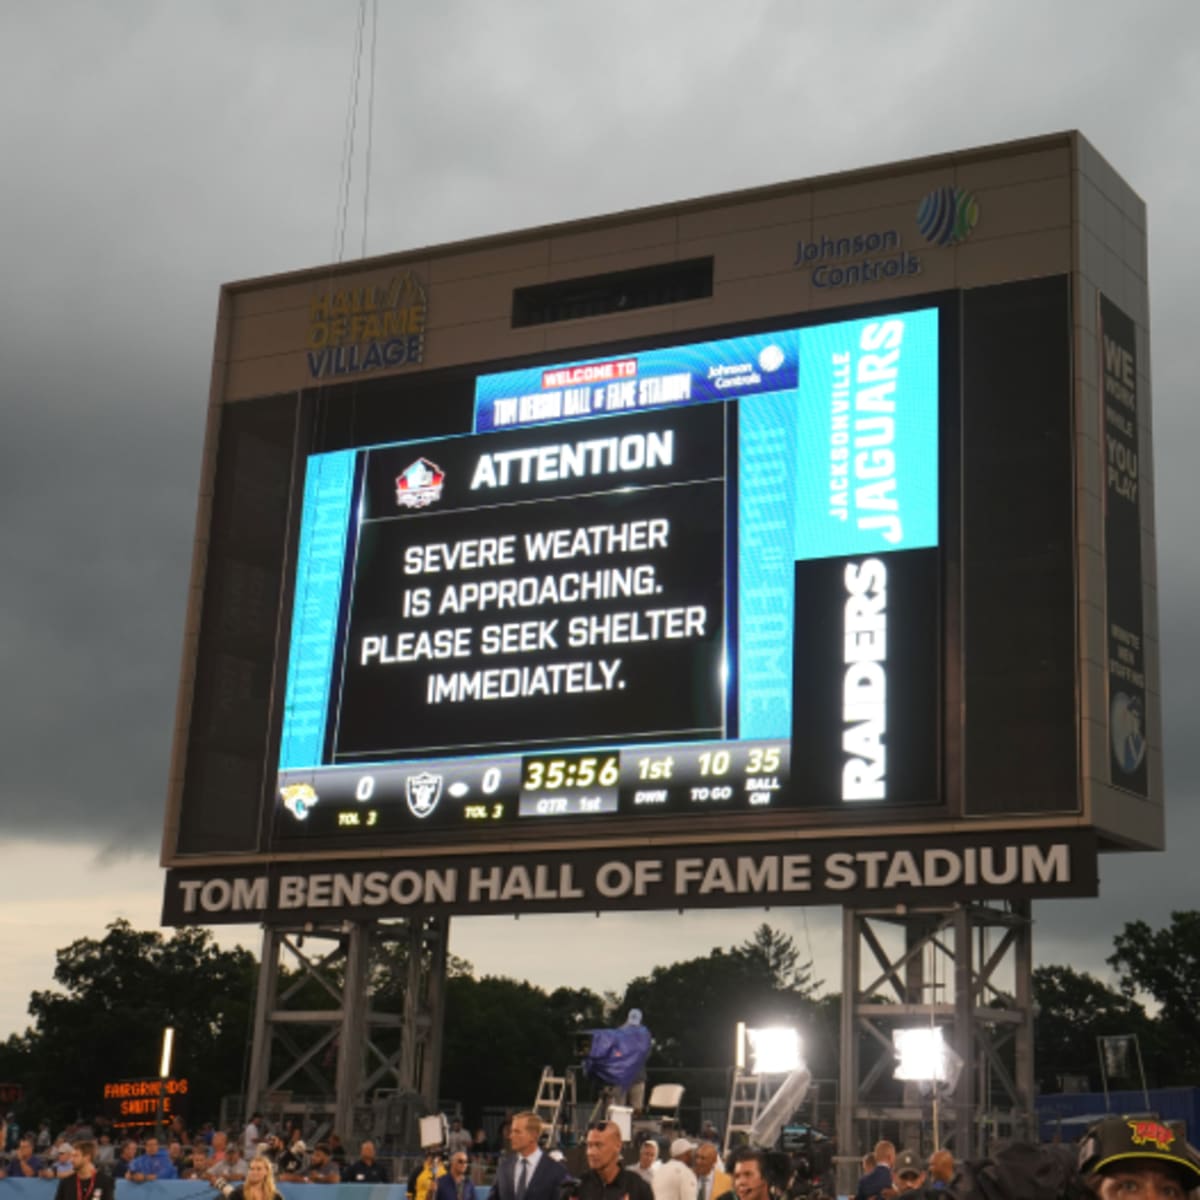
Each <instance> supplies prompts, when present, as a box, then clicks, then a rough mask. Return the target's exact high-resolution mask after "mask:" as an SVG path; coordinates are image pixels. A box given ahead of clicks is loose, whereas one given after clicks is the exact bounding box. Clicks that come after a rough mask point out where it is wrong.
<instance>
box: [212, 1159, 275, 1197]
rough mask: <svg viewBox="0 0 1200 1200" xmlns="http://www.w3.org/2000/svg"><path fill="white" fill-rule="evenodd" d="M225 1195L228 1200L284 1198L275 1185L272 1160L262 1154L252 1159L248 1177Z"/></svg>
mask: <svg viewBox="0 0 1200 1200" xmlns="http://www.w3.org/2000/svg"><path fill="white" fill-rule="evenodd" d="M225 1195H226V1196H227V1197H228V1200H283V1193H282V1192H281V1191H280V1190H279V1189H278V1188H277V1187H276V1186H275V1171H274V1169H273V1168H272V1166H271V1160H270V1159H269V1158H267V1157H266V1156H265V1155H262V1154H259V1155H256V1156H255V1157H254V1158H252V1159H251V1160H250V1163H249V1165H248V1166H247V1168H246V1178H245V1179H244V1180H243V1181H242V1182H241V1183H239V1184H238V1185H237V1187H235V1188H233V1189H232V1190H230V1191H228V1192H226V1193H225Z"/></svg>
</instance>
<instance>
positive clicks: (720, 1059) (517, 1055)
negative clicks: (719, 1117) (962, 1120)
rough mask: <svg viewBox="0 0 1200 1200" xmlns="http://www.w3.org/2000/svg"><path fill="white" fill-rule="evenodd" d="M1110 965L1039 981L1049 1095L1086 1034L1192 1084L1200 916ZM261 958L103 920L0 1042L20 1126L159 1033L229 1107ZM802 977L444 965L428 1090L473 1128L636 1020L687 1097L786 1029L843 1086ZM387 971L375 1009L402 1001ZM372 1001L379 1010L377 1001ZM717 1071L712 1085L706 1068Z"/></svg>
mask: <svg viewBox="0 0 1200 1200" xmlns="http://www.w3.org/2000/svg"><path fill="white" fill-rule="evenodd" d="M1108 962H1109V964H1110V966H1112V968H1113V970H1114V973H1115V975H1116V980H1117V982H1116V985H1115V986H1113V985H1110V984H1108V983H1105V982H1103V981H1101V980H1099V979H1097V978H1096V977H1095V976H1093V975H1090V974H1088V973H1087V972H1083V971H1078V970H1076V969H1075V968H1074V967H1071V966H1042V967H1038V968H1036V969H1035V971H1034V978H1033V985H1034V997H1035V1004H1036V1006H1037V1010H1036V1017H1035V1056H1036V1057H1035V1062H1036V1070H1037V1077H1038V1084H1039V1087H1040V1089H1041V1090H1042V1091H1045V1092H1052V1091H1058V1090H1060V1088H1061V1085H1062V1083H1063V1082H1064V1080H1066V1079H1067V1077H1071V1078H1073V1079H1080V1078H1086V1080H1087V1082H1088V1085H1089V1086H1090V1087H1091V1088H1093V1089H1094V1088H1098V1087H1099V1086H1100V1082H1101V1079H1100V1063H1099V1058H1098V1054H1097V1038H1099V1037H1112V1036H1120V1035H1131V1034H1132V1035H1136V1036H1137V1038H1138V1044H1139V1047H1140V1050H1141V1054H1142V1059H1143V1062H1144V1065H1145V1071H1146V1077H1147V1081H1148V1082H1149V1084H1150V1086H1152V1087H1154V1086H1171V1085H1176V1084H1186V1083H1192V1082H1195V1081H1196V1080H1197V1079H1198V1078H1200V1037H1198V1036H1197V1034H1198V1033H1200V1029H1198V1028H1197V1026H1198V1025H1200V1016H1198V1015H1197V1011H1196V1007H1195V1003H1194V997H1195V996H1196V995H1198V994H1200V912H1195V911H1193V912H1177V913H1174V914H1172V917H1171V921H1170V924H1169V925H1168V926H1167V927H1166V928H1163V929H1158V930H1154V929H1151V928H1150V927H1149V926H1148V925H1147V924H1146V923H1145V922H1141V921H1136V922H1132V923H1129V924H1127V925H1126V926H1125V928H1124V929H1123V930H1122V932H1121V933H1120V934H1118V935H1117V936H1116V938H1115V939H1114V948H1113V953H1112V955H1111V956H1110V957H1109V959H1108ZM258 969H259V968H258V963H257V961H256V959H255V958H254V956H253V955H252V954H251V953H250V952H249V951H247V950H244V949H240V948H236V949H232V950H223V949H221V948H220V947H218V946H217V945H216V944H215V943H214V942H213V939H212V936H211V934H210V933H208V932H207V931H206V930H202V929H180V930H177V931H175V932H174V933H172V934H171V935H170V936H164V934H163V933H161V932H159V931H157V930H150V931H139V930H135V929H133V928H132V926H130V925H129V923H128V922H126V921H123V920H118V921H114V922H113V923H112V924H111V925H110V926H109V927H108V929H107V931H106V933H105V935H104V937H103V938H99V939H93V938H81V939H79V940H77V941H75V942H73V943H71V945H69V946H67V947H65V948H64V949H62V950H59V951H58V953H57V957H56V966H55V971H54V981H55V984H56V985H57V986H56V987H54V988H52V989H47V990H45V991H38V992H34V993H33V995H32V996H31V998H30V1001H29V1014H30V1016H31V1018H32V1023H31V1024H30V1026H29V1027H28V1028H27V1029H26V1031H25V1032H24V1033H20V1034H13V1035H11V1036H10V1037H9V1038H8V1039H7V1041H5V1042H4V1043H0V1082H6V1083H9V1082H11V1083H19V1084H21V1085H22V1087H23V1089H24V1094H25V1099H24V1101H23V1102H22V1103H21V1105H20V1106H19V1108H18V1117H19V1118H24V1119H23V1120H22V1124H28V1123H30V1122H33V1121H39V1120H41V1119H43V1118H49V1119H51V1120H52V1122H61V1123H66V1122H68V1121H70V1120H73V1119H75V1118H76V1117H78V1116H88V1117H90V1116H92V1115H93V1114H95V1113H96V1112H97V1111H98V1109H99V1107H100V1105H99V1098H100V1095H101V1092H102V1088H103V1085H104V1083H106V1082H111V1081H114V1080H118V1079H130V1078H138V1077H154V1076H156V1075H157V1073H158V1053H159V1043H158V1031H160V1030H161V1029H162V1028H163V1027H165V1026H167V1025H172V1026H173V1027H174V1028H175V1029H176V1030H177V1036H178V1039H179V1040H178V1051H177V1053H178V1055H179V1058H178V1062H179V1065H180V1070H181V1071H182V1072H184V1073H186V1074H187V1076H188V1079H189V1086H190V1101H191V1114H192V1121H193V1123H198V1122H199V1121H200V1120H203V1119H209V1118H212V1119H215V1118H216V1116H217V1112H218V1108H219V1104H220V1100H221V1097H222V1096H225V1095H232V1094H236V1093H239V1092H241V1091H242V1090H243V1087H244V1082H245V1071H246V1063H247V1057H248V1053H249V1038H250V1030H251V1019H252V1016H253V1007H254V997H255V990H256V984H257V977H258ZM812 972H813V966H812V963H811V961H808V960H806V959H805V958H804V957H803V955H802V953H801V951H800V949H799V948H798V947H797V945H796V944H795V942H794V940H793V939H792V938H791V937H789V936H788V935H786V934H784V933H782V932H780V931H778V930H775V929H772V928H771V927H770V926H769V925H766V924H763V925H761V926H760V927H759V928H758V929H757V930H756V931H755V933H754V934H753V935H752V936H751V937H750V938H748V939H747V940H746V941H744V942H742V943H741V944H739V945H736V946H732V947H714V948H713V949H712V950H711V951H710V952H709V953H708V954H706V955H700V956H698V957H696V958H692V959H688V960H686V961H683V962H678V963H673V964H671V965H669V966H663V967H656V968H655V969H654V970H653V971H652V972H650V974H648V975H644V976H639V977H638V978H636V979H633V980H631V981H630V982H629V984H628V985H627V986H626V988H625V990H624V992H623V993H621V994H617V993H606V994H603V995H601V994H598V993H596V992H593V991H590V990H588V989H585V988H566V987H562V988H556V989H554V990H552V991H547V990H545V989H543V988H539V987H536V986H534V985H533V984H530V983H528V982H524V981H521V980H515V979H508V978H500V977H496V976H484V977H483V978H477V977H476V976H475V973H474V971H473V970H472V968H471V966H470V964H469V963H465V962H463V961H461V960H453V961H452V963H451V969H450V971H449V977H448V979H447V981H446V990H445V1004H446V1011H445V1025H444V1028H445V1035H444V1040H443V1051H442V1074H441V1086H440V1089H439V1095H440V1096H442V1097H446V1098H453V1099H458V1100H461V1101H462V1102H463V1104H464V1107H465V1111H466V1115H467V1118H468V1120H469V1121H474V1120H477V1118H478V1113H479V1111H480V1110H481V1109H482V1108H484V1107H489V1106H494V1105H512V1104H514V1103H515V1104H527V1103H529V1102H530V1101H531V1100H532V1098H533V1096H534V1094H535V1092H536V1090H537V1084H538V1079H539V1077H540V1075H541V1070H542V1067H543V1065H545V1064H551V1065H553V1066H555V1067H556V1068H559V1069H561V1068H562V1067H565V1066H566V1065H567V1064H568V1063H576V1062H579V1061H580V1058H581V1052H582V1049H583V1047H584V1045H585V1035H586V1031H588V1030H591V1029H596V1028H600V1027H604V1026H611V1025H614V1024H619V1023H620V1022H621V1021H623V1020H624V1019H625V1017H626V1015H627V1014H628V1012H629V1010H630V1009H633V1008H638V1009H641V1010H642V1012H643V1013H644V1014H645V1021H646V1024H647V1025H648V1027H649V1028H650V1030H651V1032H652V1033H653V1037H654V1050H653V1053H652V1056H651V1060H650V1065H651V1067H652V1068H653V1069H654V1070H655V1072H656V1073H657V1072H660V1071H661V1072H667V1071H672V1070H674V1071H686V1072H688V1078H689V1079H690V1080H692V1081H693V1082H694V1084H695V1085H696V1087H695V1088H693V1089H692V1090H693V1094H699V1092H698V1091H697V1090H696V1088H700V1089H702V1090H703V1091H704V1094H708V1095H715V1094H721V1092H722V1090H723V1089H724V1087H726V1086H727V1082H725V1081H726V1080H727V1074H726V1073H727V1072H728V1069H729V1067H730V1065H731V1061H732V1057H733V1030H734V1027H735V1026H736V1024H737V1022H739V1021H746V1022H747V1023H749V1024H751V1025H771V1024H795V1025H798V1026H800V1027H801V1028H802V1029H803V1030H804V1031H805V1047H806V1055H807V1058H808V1062H809V1067H810V1069H811V1070H812V1073H813V1075H814V1076H815V1077H817V1078H835V1077H836V1076H837V1058H838V1030H839V1027H840V1011H841V997H840V996H839V995H838V994H836V993H825V994H821V987H822V985H821V983H820V982H819V981H817V980H814V978H813V974H812ZM400 978H402V973H400V972H397V973H395V974H394V975H392V976H391V977H390V979H388V980H385V981H384V983H383V986H382V987H379V988H377V991H376V996H377V1003H376V1005H375V1006H376V1007H380V1006H381V1004H382V1006H383V1007H384V1008H385V1009H386V1008H397V1009H398V1007H399V1004H400V1003H401V1002H402V999H403V997H402V995H401V993H400V991H399V984H398V982H397V981H398V980H399V979H400ZM380 997H382V1000H380ZM706 1070H707V1071H710V1072H711V1073H712V1074H711V1076H709V1077H708V1078H706V1077H705V1076H704V1075H703V1074H698V1073H702V1072H704V1071H706Z"/></svg>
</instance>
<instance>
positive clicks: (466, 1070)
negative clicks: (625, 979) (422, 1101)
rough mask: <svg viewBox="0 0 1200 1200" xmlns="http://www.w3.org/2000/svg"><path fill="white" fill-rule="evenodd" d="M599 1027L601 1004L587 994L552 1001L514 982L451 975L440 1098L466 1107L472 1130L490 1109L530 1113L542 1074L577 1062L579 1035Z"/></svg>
mask: <svg viewBox="0 0 1200 1200" xmlns="http://www.w3.org/2000/svg"><path fill="white" fill-rule="evenodd" d="M602 1024H604V1003H603V1001H602V1000H601V998H600V997H599V996H597V995H596V994H595V993H594V992H589V991H587V990H586V989H578V988H558V989H557V990H556V991H553V992H551V993H550V994H549V995H547V994H546V992H544V991H543V990H542V989H541V988H537V987H534V986H533V984H530V983H525V982H519V981H517V980H515V979H502V978H496V977H494V976H486V977H485V978H483V979H474V978H472V977H471V976H470V975H465V974H459V975H452V976H451V977H450V978H449V979H447V981H446V1017H445V1034H444V1037H443V1041H442V1075H441V1085H440V1087H439V1094H440V1095H442V1096H445V1097H446V1098H448V1099H454V1100H461V1101H462V1102H463V1104H464V1107H465V1110H466V1116H467V1120H468V1122H470V1123H475V1122H477V1121H478V1119H479V1110H480V1109H481V1108H482V1107H483V1106H485V1105H506V1106H515V1107H521V1108H524V1107H528V1106H529V1105H531V1104H532V1103H533V1098H534V1096H535V1095H536V1094H537V1087H538V1080H539V1079H540V1078H541V1074H542V1068H543V1067H544V1066H551V1067H553V1068H554V1070H555V1071H556V1072H561V1071H562V1070H563V1069H564V1068H565V1067H566V1066H567V1065H568V1064H569V1063H573V1062H578V1061H579V1054H578V1053H577V1040H578V1035H579V1034H580V1033H581V1032H582V1031H584V1030H586V1029H594V1028H597V1027H598V1026H600V1025H602Z"/></svg>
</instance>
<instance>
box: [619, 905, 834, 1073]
mask: <svg viewBox="0 0 1200 1200" xmlns="http://www.w3.org/2000/svg"><path fill="white" fill-rule="evenodd" d="M810 977H811V964H810V963H801V961H800V957H799V953H798V952H797V951H796V949H795V946H794V944H793V943H792V939H791V938H789V937H787V936H786V935H782V934H779V933H777V932H775V931H773V930H771V929H770V927H769V926H767V925H763V926H761V927H760V928H759V929H758V930H757V931H756V932H755V934H754V935H753V937H751V938H750V939H749V940H748V941H746V942H744V943H742V944H741V945H740V946H735V947H733V948H732V949H730V950H722V949H714V950H712V951H711V952H710V953H709V954H708V955H707V956H704V957H701V958H693V959H689V960H687V961H686V962H680V963H674V964H672V965H671V966H668V967H656V968H655V969H654V970H653V971H652V972H651V973H650V974H649V975H647V976H642V977H641V978H638V979H634V980H633V981H632V982H631V983H630V984H629V986H628V987H627V988H626V990H625V995H624V997H623V998H622V1002H621V1006H620V1016H621V1018H622V1019H623V1017H624V1014H625V1013H627V1012H628V1011H629V1009H631V1008H640V1009H641V1010H642V1013H643V1014H644V1020H645V1024H646V1025H647V1026H648V1027H649V1029H650V1031H651V1033H652V1034H653V1036H654V1056H653V1058H652V1059H651V1064H652V1065H653V1066H656V1067H714V1068H727V1067H729V1066H730V1065H731V1064H732V1062H733V1056H734V1031H735V1029H736V1027H737V1023H738V1022H739V1021H745V1022H746V1023H747V1024H749V1025H786V1024H796V1025H800V1026H803V1025H804V1024H805V1017H806V1015H807V1014H808V1013H809V1012H810V1011H811V1010H812V1007H813V1001H812V996H811V992H812V988H813V985H811V984H810V983H809V982H808V980H809V978H810Z"/></svg>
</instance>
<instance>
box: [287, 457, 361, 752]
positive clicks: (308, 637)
mask: <svg viewBox="0 0 1200 1200" xmlns="http://www.w3.org/2000/svg"><path fill="white" fill-rule="evenodd" d="M356 457H357V454H356V452H355V451H354V450H341V451H337V452H336V453H333V454H316V455H313V456H312V457H311V458H310V459H309V460H308V470H307V472H306V474H305V477H304V510H303V516H302V518H301V522H300V549H299V551H298V553H297V556H296V594H295V600H294V603H293V605H292V640H291V653H290V656H289V658H288V677H287V692H286V694H285V698H284V709H283V734H282V738H281V741H280V747H279V766H280V769H281V770H285V771H286V770H288V769H289V768H291V767H307V766H312V765H313V764H314V763H319V762H320V761H321V752H322V745H323V743H324V740H325V716H326V712H327V711H328V704H329V695H330V683H331V677H332V674H333V659H334V652H335V650H336V646H337V620H338V610H339V607H340V601H341V594H342V572H343V568H344V564H345V561H346V538H347V536H348V535H349V533H350V531H351V530H352V529H353V528H354V522H353V521H352V520H351V506H352V504H353V501H354V496H353V490H354V463H355V459H356Z"/></svg>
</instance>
